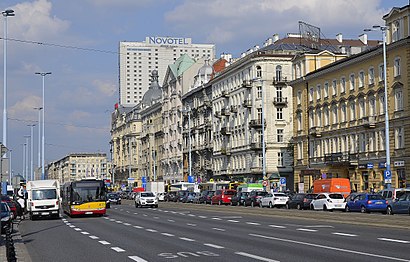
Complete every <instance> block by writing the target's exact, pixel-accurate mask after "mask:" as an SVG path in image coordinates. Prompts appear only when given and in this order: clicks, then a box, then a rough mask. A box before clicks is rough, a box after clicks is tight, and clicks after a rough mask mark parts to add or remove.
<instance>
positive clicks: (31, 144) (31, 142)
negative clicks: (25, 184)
mask: <svg viewBox="0 0 410 262" xmlns="http://www.w3.org/2000/svg"><path fill="white" fill-rule="evenodd" d="M28 126H29V127H30V180H34V173H33V140H34V139H33V128H34V127H35V126H36V125H34V124H33V125H28Z"/></svg>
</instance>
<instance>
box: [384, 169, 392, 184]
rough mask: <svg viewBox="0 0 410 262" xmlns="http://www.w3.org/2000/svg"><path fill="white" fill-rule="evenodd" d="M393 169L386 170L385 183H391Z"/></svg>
mask: <svg viewBox="0 0 410 262" xmlns="http://www.w3.org/2000/svg"><path fill="white" fill-rule="evenodd" d="M391 179H392V177H391V171H390V170H384V183H386V184H391Z"/></svg>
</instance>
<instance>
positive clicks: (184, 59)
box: [169, 54, 195, 77]
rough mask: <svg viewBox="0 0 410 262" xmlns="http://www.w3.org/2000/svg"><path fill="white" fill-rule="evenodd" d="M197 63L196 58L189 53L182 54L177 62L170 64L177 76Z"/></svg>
mask: <svg viewBox="0 0 410 262" xmlns="http://www.w3.org/2000/svg"><path fill="white" fill-rule="evenodd" d="M193 64H195V60H194V59H192V58H191V57H189V56H188V55H187V54H183V55H182V56H180V57H179V58H178V59H177V60H176V61H175V63H173V64H171V65H169V68H170V69H171V71H172V73H173V74H174V76H175V77H178V76H180V75H182V73H184V72H185V71H186V70H187V69H188V68H190V67H191V66H192V65H193Z"/></svg>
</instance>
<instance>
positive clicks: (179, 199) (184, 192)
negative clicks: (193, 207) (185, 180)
mask: <svg viewBox="0 0 410 262" xmlns="http://www.w3.org/2000/svg"><path fill="white" fill-rule="evenodd" d="M188 193H189V191H188V190H180V191H177V194H176V197H175V198H174V202H182V200H183V199H184V197H185V195H187V194H188Z"/></svg>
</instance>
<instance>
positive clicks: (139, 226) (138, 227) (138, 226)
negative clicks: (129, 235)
mask: <svg viewBox="0 0 410 262" xmlns="http://www.w3.org/2000/svg"><path fill="white" fill-rule="evenodd" d="M134 227H135V228H143V227H140V226H134Z"/></svg>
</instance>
